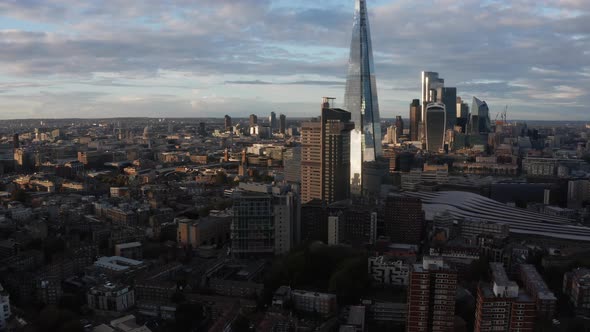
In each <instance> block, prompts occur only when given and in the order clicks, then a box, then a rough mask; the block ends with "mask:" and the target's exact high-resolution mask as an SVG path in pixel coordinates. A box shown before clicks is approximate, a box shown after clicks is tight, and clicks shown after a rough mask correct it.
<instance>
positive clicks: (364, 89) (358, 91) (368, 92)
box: [344, 0, 381, 195]
mask: <svg viewBox="0 0 590 332" xmlns="http://www.w3.org/2000/svg"><path fill="white" fill-rule="evenodd" d="M344 109H346V110H347V111H349V112H350V113H351V115H352V121H353V122H354V125H355V128H354V129H353V130H352V132H351V133H350V180H351V183H350V191H351V194H353V195H361V194H362V188H363V163H365V162H373V161H375V160H376V159H377V157H378V156H380V155H381V124H380V119H379V103H378V101H377V84H376V82H375V68H374V64H373V49H372V46H371V32H370V29H369V18H368V15H367V4H366V0H356V1H355V14H354V24H353V30H352V41H351V43H350V58H349V61H348V76H347V79H346V91H345V95H344Z"/></svg>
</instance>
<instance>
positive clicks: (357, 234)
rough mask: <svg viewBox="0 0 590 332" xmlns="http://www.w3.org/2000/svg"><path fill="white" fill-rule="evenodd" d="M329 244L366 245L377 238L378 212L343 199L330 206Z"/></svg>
mask: <svg viewBox="0 0 590 332" xmlns="http://www.w3.org/2000/svg"><path fill="white" fill-rule="evenodd" d="M328 213H329V216H328V244H330V245H336V244H347V245H352V246H364V245H367V244H373V243H375V242H376V240H377V212H375V211H374V210H373V209H372V208H371V207H369V206H364V205H359V204H355V203H353V202H352V201H351V200H343V201H338V202H334V203H332V204H330V205H329V206H328Z"/></svg>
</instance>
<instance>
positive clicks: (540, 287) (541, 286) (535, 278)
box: [520, 264, 557, 300]
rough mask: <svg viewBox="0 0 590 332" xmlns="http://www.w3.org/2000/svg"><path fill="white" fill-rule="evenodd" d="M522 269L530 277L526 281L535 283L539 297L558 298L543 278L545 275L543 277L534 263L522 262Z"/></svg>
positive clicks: (543, 298)
mask: <svg viewBox="0 0 590 332" xmlns="http://www.w3.org/2000/svg"><path fill="white" fill-rule="evenodd" d="M520 270H521V271H522V272H523V273H524V274H525V275H526V278H527V279H528V280H527V281H526V282H527V283H530V284H532V285H533V287H534V289H535V291H536V292H537V297H538V298H539V299H542V300H557V298H556V297H555V294H553V292H552V291H551V290H550V289H549V287H547V284H546V283H545V280H543V277H541V275H540V274H539V272H538V271H537V269H536V268H535V266H534V265H531V264H521V265H520Z"/></svg>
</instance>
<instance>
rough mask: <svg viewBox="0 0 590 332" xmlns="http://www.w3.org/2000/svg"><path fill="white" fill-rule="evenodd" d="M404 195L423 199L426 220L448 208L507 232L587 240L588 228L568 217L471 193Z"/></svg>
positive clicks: (454, 213)
mask: <svg viewBox="0 0 590 332" xmlns="http://www.w3.org/2000/svg"><path fill="white" fill-rule="evenodd" d="M405 194H406V195H408V196H412V197H419V198H421V199H422V208H423V209H424V211H425V213H426V219H428V220H431V219H433V217H434V216H435V215H436V214H437V213H440V212H443V211H445V210H447V211H449V213H451V214H452V215H453V216H454V217H457V218H465V219H471V220H481V221H487V222H493V223H497V224H505V225H508V226H510V233H515V234H522V235H532V236H535V235H537V236H544V237H550V238H557V239H567V240H578V241H588V242H590V227H587V226H580V225H576V224H574V223H572V221H571V220H570V219H568V218H564V217H559V216H549V215H547V214H543V213H538V212H534V211H530V210H525V209H519V208H516V207H511V206H507V205H506V204H503V203H501V202H498V201H495V200H493V199H490V198H487V197H484V196H481V195H477V194H474V193H470V192H463V191H439V192H406V193H405Z"/></svg>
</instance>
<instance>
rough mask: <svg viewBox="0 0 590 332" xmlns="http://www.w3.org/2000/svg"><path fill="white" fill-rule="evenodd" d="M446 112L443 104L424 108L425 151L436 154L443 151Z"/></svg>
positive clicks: (434, 104)
mask: <svg viewBox="0 0 590 332" xmlns="http://www.w3.org/2000/svg"><path fill="white" fill-rule="evenodd" d="M446 117H447V116H446V110H445V104H443V103H430V104H428V106H427V107H426V150H428V151H430V152H435V153H438V152H439V151H440V150H442V149H444V144H445V132H446Z"/></svg>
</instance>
